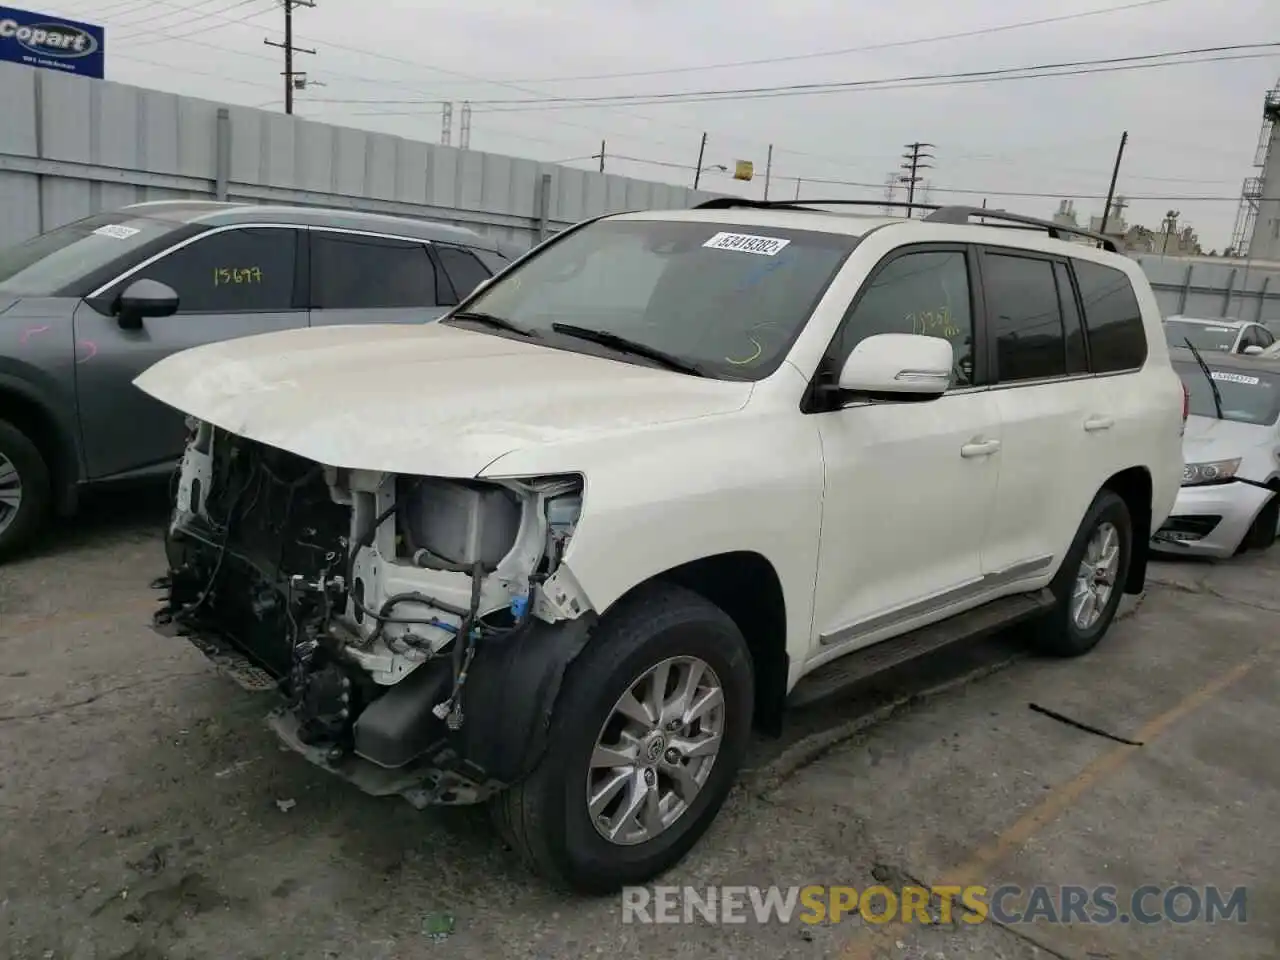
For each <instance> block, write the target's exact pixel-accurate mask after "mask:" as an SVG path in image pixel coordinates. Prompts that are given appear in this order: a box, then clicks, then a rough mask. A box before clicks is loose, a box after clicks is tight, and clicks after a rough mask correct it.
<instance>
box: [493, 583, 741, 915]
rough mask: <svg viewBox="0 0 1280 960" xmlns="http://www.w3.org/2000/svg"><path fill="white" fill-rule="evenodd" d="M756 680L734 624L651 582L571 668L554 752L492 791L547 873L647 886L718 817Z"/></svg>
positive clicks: (589, 886) (554, 729) (499, 811)
mask: <svg viewBox="0 0 1280 960" xmlns="http://www.w3.org/2000/svg"><path fill="white" fill-rule="evenodd" d="M753 690H754V679H753V674H752V666H751V657H750V653H749V652H748V649H747V644H746V641H745V640H744V639H743V637H742V634H741V632H740V631H739V630H738V628H737V626H736V625H735V624H734V622H733V621H732V620H731V619H730V618H729V616H728V615H727V614H725V613H724V612H723V611H722V610H720V609H719V608H718V607H716V606H714V605H713V604H711V603H710V602H708V601H707V600H705V599H703V598H702V597H701V596H699V595H697V594H695V593H692V592H690V591H688V590H685V589H682V588H680V587H675V586H667V585H660V586H653V587H648V588H645V589H644V590H642V591H639V592H637V594H636V595H634V596H632V597H628V598H626V599H624V600H622V601H620V602H619V604H618V605H617V607H616V608H614V609H612V610H610V611H608V613H607V614H606V615H605V617H604V618H603V620H602V622H601V624H600V626H599V628H598V629H597V630H596V631H595V634H594V635H593V637H592V639H591V641H590V643H589V644H588V646H587V648H586V650H584V651H583V653H582V654H581V655H580V656H579V657H578V659H577V660H576V661H575V662H574V663H573V664H572V665H571V666H570V669H569V672H568V674H567V675H566V677H565V682H564V686H563V688H562V689H561V693H560V697H559V699H558V701H557V704H556V707H555V714H554V716H553V718H552V725H551V732H550V737H549V740H548V747H547V751H546V754H545V755H544V756H543V758H542V760H541V761H540V762H539V764H538V766H537V767H536V768H535V770H534V771H533V773H532V774H531V775H530V776H529V777H528V778H526V779H525V780H524V781H522V782H521V783H519V784H517V785H515V786H513V787H512V788H511V789H509V790H508V791H506V792H505V793H504V794H502V795H501V796H499V797H497V798H495V800H494V801H493V808H492V812H493V815H494V818H495V820H496V822H497V825H498V827H499V830H500V832H501V833H502V834H503V837H504V838H505V839H506V840H507V841H508V842H509V843H511V845H512V846H513V847H514V848H515V849H516V850H517V852H519V853H520V854H521V856H522V858H523V859H524V860H525V861H526V863H527V864H528V865H529V866H531V867H532V868H533V869H534V870H535V871H536V872H537V873H539V874H541V875H543V876H544V877H546V878H548V879H550V880H552V881H553V882H557V883H559V884H562V885H565V886H568V887H571V888H573V889H576V890H579V891H581V892H584V893H596V894H606V893H611V892H614V891H616V890H617V889H618V888H619V887H622V886H625V885H628V884H639V883H644V882H646V881H648V880H650V879H652V878H653V877H654V876H656V875H657V874H659V873H661V872H662V871H663V870H665V869H667V868H668V867H670V866H672V865H673V864H675V863H676V862H677V861H679V860H680V859H681V858H682V857H683V856H684V855H685V854H686V853H687V852H688V851H689V850H690V848H692V847H693V845H694V844H695V843H696V842H697V840H698V838H699V837H701V836H702V834H703V833H704V832H705V831H706V829H707V827H708V826H710V824H711V822H712V820H714V819H715V816H716V814H717V813H718V812H719V810H720V807H721V805H722V804H723V803H724V800H725V798H726V797H727V796H728V794H729V791H730V789H731V788H732V786H733V783H734V780H735V778H736V776H737V773H738V769H739V767H740V766H741V764H742V759H743V756H744V755H745V753H746V749H747V745H748V742H749V739H750V730H751V716H752V710H753Z"/></svg>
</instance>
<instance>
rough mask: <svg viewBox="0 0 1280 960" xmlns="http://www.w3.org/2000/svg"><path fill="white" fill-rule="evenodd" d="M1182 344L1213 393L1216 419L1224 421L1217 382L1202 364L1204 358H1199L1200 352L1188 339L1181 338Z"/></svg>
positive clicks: (1204, 364) (1210, 371)
mask: <svg viewBox="0 0 1280 960" xmlns="http://www.w3.org/2000/svg"><path fill="white" fill-rule="evenodd" d="M1182 342H1183V343H1185V344H1186V345H1187V349H1188V350H1190V351H1191V355H1192V356H1193V357H1195V358H1196V363H1198V364H1199V365H1200V371H1201V372H1202V373H1203V374H1204V378H1205V379H1206V380H1208V381H1209V389H1210V390H1212V391H1213V409H1214V410H1216V411H1217V412H1218V419H1219V420H1225V419H1226V417H1224V416H1223V415H1222V394H1221V393H1220V392H1219V391H1218V381H1216V380H1214V379H1213V371H1212V370H1210V369H1209V365H1208V364H1207V363H1205V362H1204V357H1202V356H1200V351H1199V350H1197V349H1196V348H1195V345H1194V344H1192V342H1191V338H1190V337H1183V338H1182Z"/></svg>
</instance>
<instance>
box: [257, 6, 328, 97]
mask: <svg viewBox="0 0 1280 960" xmlns="http://www.w3.org/2000/svg"><path fill="white" fill-rule="evenodd" d="M281 2H282V3H283V5H284V43H277V42H276V41H275V40H263V41H262V42H263V43H265V44H266V45H267V46H268V47H279V48H280V49H281V50H283V51H284V71H283V73H282V74H281V75H282V76H283V77H284V112H285V113H293V91H294V89H295V84H296V86H297V88H298V89H301V87H302V86H303V85H304V84H305V83H306V81H305V79H303V78H304V77H305V76H306V75H305V74H303V73H299V72H296V71H295V70H294V69H293V55H294V54H295V53H310V54H312V55H314V54H315V51H314V50H308V49H307V48H306V47H295V46H294V45H293V8H294V7H314V6H315V0H281ZM299 81H301V82H299Z"/></svg>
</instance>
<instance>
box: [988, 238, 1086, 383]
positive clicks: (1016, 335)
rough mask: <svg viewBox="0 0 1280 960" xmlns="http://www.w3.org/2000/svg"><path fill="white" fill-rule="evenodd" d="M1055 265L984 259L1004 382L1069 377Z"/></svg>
mask: <svg viewBox="0 0 1280 960" xmlns="http://www.w3.org/2000/svg"><path fill="white" fill-rule="evenodd" d="M1053 271H1054V265H1053V261H1052V260H1045V259H1040V258H1033V257H1026V256H1015V255H1011V254H1006V253H994V252H990V251H988V252H987V253H986V255H985V256H984V257H983V260H982V283H983V289H984V291H985V293H986V301H987V316H988V318H989V319H988V324H989V329H990V332H991V336H992V337H993V338H994V339H995V344H996V365H997V370H998V376H999V380H1000V382H1001V383H1011V382H1016V381H1019V380H1044V379H1048V378H1052V377H1062V376H1065V375H1066V373H1067V350H1066V336H1065V332H1064V329H1063V322H1062V303H1061V300H1060V299H1059V296H1058V285H1057V282H1056V280H1055V279H1054V272H1053Z"/></svg>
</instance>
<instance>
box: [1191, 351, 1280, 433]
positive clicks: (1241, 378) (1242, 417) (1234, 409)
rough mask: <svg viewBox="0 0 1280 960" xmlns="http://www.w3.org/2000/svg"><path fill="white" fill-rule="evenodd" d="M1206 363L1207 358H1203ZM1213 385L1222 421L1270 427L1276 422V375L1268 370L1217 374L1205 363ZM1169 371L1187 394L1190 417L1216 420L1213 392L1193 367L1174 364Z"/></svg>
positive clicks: (1279, 413)
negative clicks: (1216, 391) (1180, 381)
mask: <svg viewBox="0 0 1280 960" xmlns="http://www.w3.org/2000/svg"><path fill="white" fill-rule="evenodd" d="M1206 359H1208V358H1206ZM1208 362H1209V370H1210V372H1211V373H1212V374H1213V382H1214V383H1216V384H1217V385H1218V392H1219V393H1220V394H1221V395H1222V418H1223V419H1224V420H1234V421H1235V422H1237V423H1258V424H1271V423H1275V422H1276V419H1277V418H1280V374H1276V373H1273V372H1272V371H1270V370H1221V369H1218V368H1217V367H1215V366H1214V365H1213V361H1212V360H1209V361H1208ZM1173 368H1174V369H1175V370H1177V371H1178V376H1180V377H1181V378H1182V382H1183V383H1185V384H1186V385H1187V392H1188V393H1190V394H1191V410H1190V412H1191V415H1192V416H1193V417H1210V418H1213V419H1217V416H1218V414H1217V411H1216V410H1214V408H1213V389H1212V388H1211V387H1210V386H1209V381H1208V380H1206V379H1205V376H1204V372H1203V371H1202V370H1201V369H1200V367H1199V366H1198V365H1197V364H1195V363H1188V362H1187V361H1185V360H1179V361H1176V362H1175V363H1174V365H1173Z"/></svg>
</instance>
